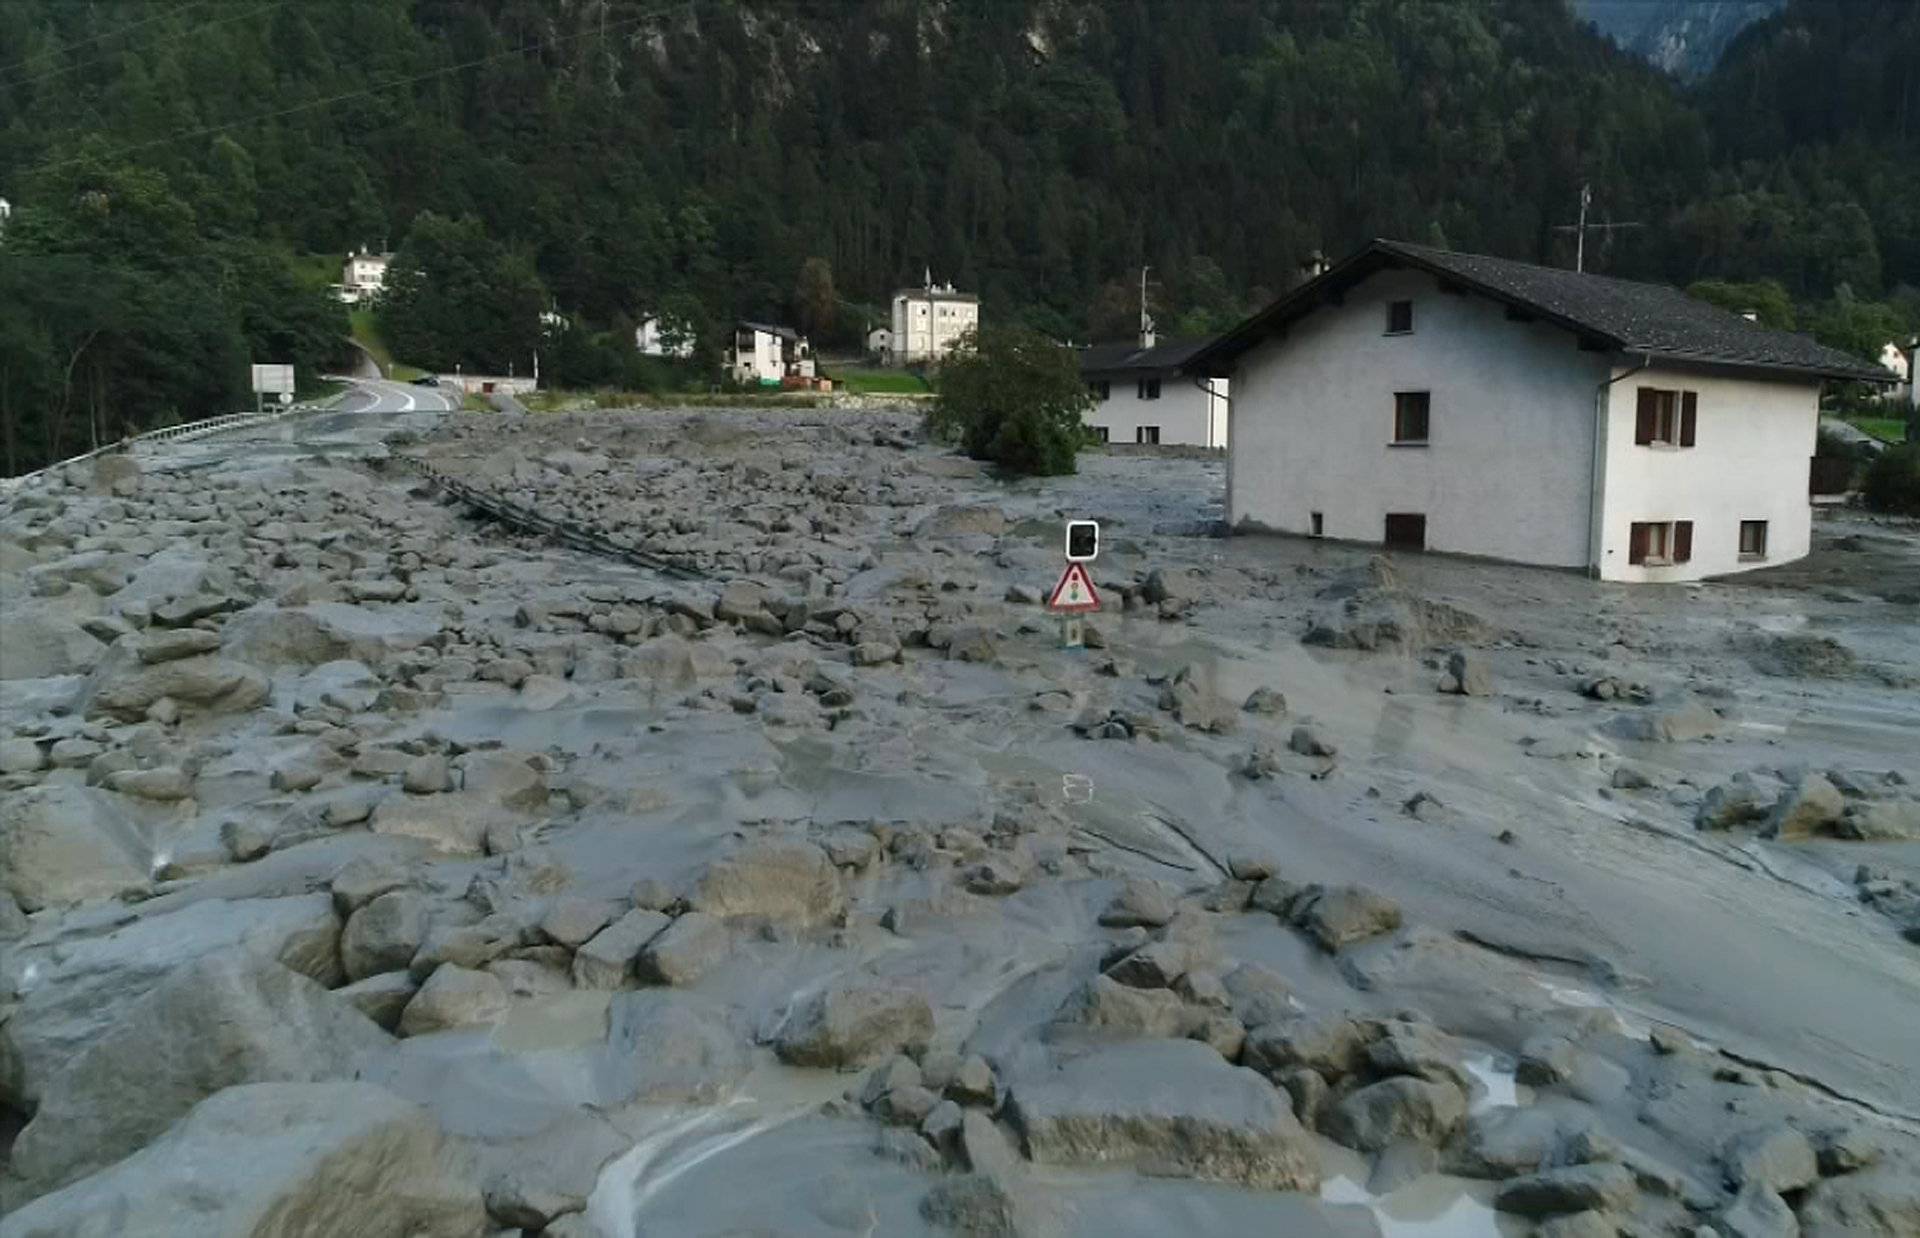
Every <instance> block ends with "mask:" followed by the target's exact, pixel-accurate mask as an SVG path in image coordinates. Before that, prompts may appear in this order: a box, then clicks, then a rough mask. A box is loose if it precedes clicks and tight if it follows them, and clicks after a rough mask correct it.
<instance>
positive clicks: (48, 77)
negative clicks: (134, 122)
mask: <svg viewBox="0 0 1920 1238" xmlns="http://www.w3.org/2000/svg"><path fill="white" fill-rule="evenodd" d="M286 3H287V0H269V3H266V4H263V5H261V6H260V7H258V8H253V9H248V10H247V11H246V12H244V13H241V14H239V15H237V16H234V17H222V18H220V19H218V20H216V21H210V22H206V23H204V24H202V25H198V26H192V27H189V28H188V29H185V30H182V31H181V32H180V33H178V34H176V35H173V36H171V37H170V38H162V39H155V40H154V41H153V42H151V43H147V44H144V45H143V46H142V48H141V50H142V51H152V50H154V49H156V48H162V47H171V46H172V45H173V44H175V43H182V42H185V41H186V40H187V39H189V38H197V37H198V36H200V35H203V34H205V33H206V32H207V31H209V30H217V29H219V28H220V27H221V26H231V25H232V24H233V23H235V22H237V21H246V20H247V19H248V18H251V17H258V16H259V15H260V14H262V13H265V12H267V11H269V10H271V9H277V8H280V7H281V6H283V5H285V4H286ZM192 7H193V5H191V4H188V5H182V6H181V8H192ZM174 11H175V12H178V11H179V10H174ZM149 20H151V19H149ZM112 59H113V57H112V56H96V57H94V58H93V59H92V60H81V61H77V62H75V63H73V64H70V65H67V66H66V67H65V68H60V69H55V70H53V71H52V72H51V73H42V74H40V75H38V76H37V77H21V78H14V79H13V80H11V81H7V82H0V86H7V87H17V86H32V85H35V84H37V83H40V82H48V81H52V80H53V79H54V78H56V77H65V76H66V75H67V74H69V73H72V72H74V71H76V70H78V69H87V68H92V67H93V66H95V65H101V64H105V63H107V62H108V61H109V60H112Z"/></svg>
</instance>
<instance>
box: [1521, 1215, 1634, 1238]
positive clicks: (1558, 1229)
mask: <svg viewBox="0 0 1920 1238" xmlns="http://www.w3.org/2000/svg"><path fill="white" fill-rule="evenodd" d="M1533 1235H1534V1238H1620V1226H1619V1225H1618V1223H1616V1222H1615V1221H1614V1219H1613V1218H1612V1217H1610V1216H1608V1215H1607V1214H1606V1213H1604V1212H1570V1213H1568V1214H1566V1215H1565V1216H1557V1217H1549V1218H1548V1219H1547V1220H1545V1221H1543V1222H1541V1223H1540V1224H1539V1225H1537V1226H1535V1227H1534V1231H1533Z"/></svg>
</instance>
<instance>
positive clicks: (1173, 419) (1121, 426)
mask: <svg viewBox="0 0 1920 1238" xmlns="http://www.w3.org/2000/svg"><path fill="white" fill-rule="evenodd" d="M1089 381H1095V380H1089ZM1201 381H1208V382H1211V383H1212V391H1211V393H1209V392H1208V391H1205V390H1202V389H1201V388H1200V387H1198V386H1196V385H1195V384H1196V383H1197V382H1201ZM1106 382H1107V384H1108V386H1109V388H1110V391H1109V393H1108V395H1107V398H1106V399H1104V400H1102V399H1100V398H1099V396H1098V394H1097V393H1096V394H1095V396H1094V399H1095V400H1096V401H1097V402H1096V403H1095V404H1094V406H1093V409H1092V410H1091V411H1090V412H1088V413H1087V418H1086V420H1087V424H1088V425H1090V426H1104V427H1106V431H1107V441H1108V442H1110V443H1131V442H1133V441H1134V431H1135V430H1137V429H1138V428H1139V427H1141V426H1159V427H1160V445H1161V446H1163V447H1169V446H1173V445H1175V444H1178V445H1180V446H1186V447H1225V446H1226V445H1227V396H1228V393H1229V384H1228V382H1227V380H1226V379H1224V378H1215V379H1210V380H1200V379H1196V378H1193V377H1191V376H1189V375H1185V374H1168V375H1165V376H1163V377H1162V378H1161V379H1160V398H1159V399H1157V400H1143V399H1141V398H1140V388H1139V380H1138V378H1137V377H1130V376H1120V377H1114V378H1110V379H1107V380H1106Z"/></svg>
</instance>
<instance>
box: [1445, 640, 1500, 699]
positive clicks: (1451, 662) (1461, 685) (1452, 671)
mask: <svg viewBox="0 0 1920 1238" xmlns="http://www.w3.org/2000/svg"><path fill="white" fill-rule="evenodd" d="M1446 683H1447V687H1446V690H1447V691H1449V692H1452V693H1455V694H1457V695H1459V696H1492V695H1493V670H1492V668H1490V667H1489V666H1488V665H1487V663H1486V659H1485V658H1482V657H1480V656H1479V655H1478V654H1470V653H1467V652H1465V651H1464V650H1460V651H1456V652H1454V653H1453V654H1452V655H1451V656H1449V657H1448V659H1447V680H1446Z"/></svg>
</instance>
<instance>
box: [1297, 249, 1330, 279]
mask: <svg viewBox="0 0 1920 1238" xmlns="http://www.w3.org/2000/svg"><path fill="white" fill-rule="evenodd" d="M1326 273H1327V256H1326V255H1325V254H1323V253H1321V252H1320V251H1319V250H1317V249H1314V250H1309V251H1307V254H1306V256H1305V257H1303V258H1302V259H1300V282H1301V283H1303V284H1304V283H1306V282H1307V281H1309V280H1314V279H1319V278H1320V277H1321V276H1322V275H1325V274H1326Z"/></svg>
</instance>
